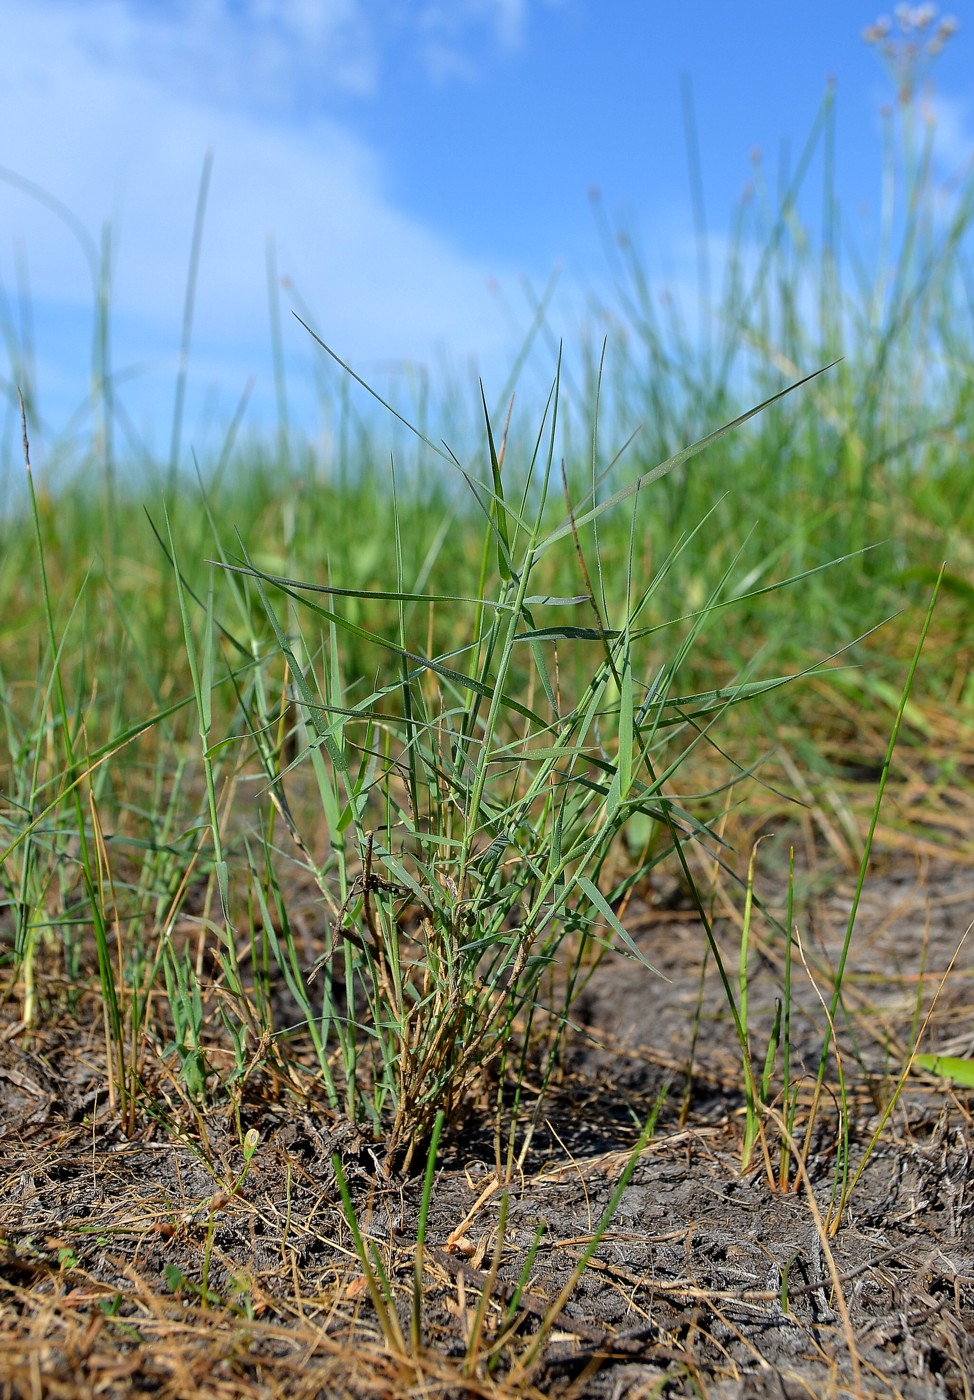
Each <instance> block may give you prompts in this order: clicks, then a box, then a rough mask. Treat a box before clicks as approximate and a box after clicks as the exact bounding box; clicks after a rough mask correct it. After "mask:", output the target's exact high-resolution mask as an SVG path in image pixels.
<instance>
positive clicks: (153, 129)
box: [0, 0, 974, 455]
mask: <svg viewBox="0 0 974 1400" xmlns="http://www.w3.org/2000/svg"><path fill="white" fill-rule="evenodd" d="M882 8H883V7H882V5H881V4H877V0H818V3H816V4H814V5H812V4H802V3H799V0H747V3H746V4H743V5H734V4H731V3H729V0H680V3H679V4H670V5H666V4H662V3H658V0H30V3H29V4H25V3H23V0H0V33H2V34H3V46H2V54H0V166H2V167H3V169H4V171H5V172H8V173H9V174H12V175H13V177H14V182H13V183H11V182H10V181H9V180H7V181H0V288H2V292H3V296H4V298H5V306H6V316H5V319H6V320H7V322H8V325H12V326H13V327H14V338H15V340H17V341H18V342H19V343H20V344H21V345H22V344H23V343H24V342H25V341H26V342H27V343H28V344H29V346H30V347H31V355H32V374H33V382H34V383H35V384H36V388H37V403H38V407H39V411H40V418H41V421H40V423H38V424H37V425H35V433H36V434H38V435H39V436H40V441H41V442H42V443H44V442H47V443H48V444H50V443H52V442H54V441H56V439H57V437H58V435H59V433H62V432H63V431H64V430H65V427H66V425H67V424H68V423H69V421H70V418H71V413H72V410H74V409H76V408H79V406H81V405H83V403H84V400H85V395H86V393H87V389H88V382H89V367H90V363H91V323H92V302H93V288H92V269H91V266H90V263H89V262H86V258H85V255H84V253H83V251H82V248H81V246H80V244H79V240H78V238H77V237H76V233H73V232H72V231H71V229H70V228H69V227H68V224H67V223H66V222H65V220H64V219H63V218H61V217H59V216H58V215H57V214H56V213H54V212H52V209H51V208H50V207H49V205H47V204H45V203H44V202H39V201H38V200H37V199H36V198H33V197H32V196H31V194H30V193H29V190H28V188H27V187H25V185H24V182H25V181H27V182H32V184H33V185H36V186H37V187H40V188H41V189H42V190H43V191H45V192H46V194H47V195H49V196H51V197H53V199H55V200H56V201H58V202H59V207H61V206H63V209H64V210H67V211H70V215H71V218H72V219H74V220H76V221H77V225H76V226H75V227H76V231H77V228H80V229H82V230H84V231H85V236H86V237H87V238H88V239H89V240H90V245H91V249H97V247H98V246H99V245H100V242H101V240H102V238H103V230H104V229H105V228H110V231H111V247H112V277H111V298H112V307H113V331H112V360H113V365H114V368H115V372H116V374H117V376H118V394H119V397H120V401H121V402H122V404H123V406H124V408H125V410H126V413H127V414H128V416H129V418H130V419H131V421H132V423H133V424H134V426H135V428H136V429H137V431H138V433H139V434H141V435H142V436H143V437H144V438H145V440H146V441H147V442H149V443H150V444H151V445H152V446H153V448H154V449H155V450H156V451H157V452H160V453H162V454H163V455H164V454H165V452H166V450H167V447H168V432H169V422H170V415H171V408H172V402H173V392H174V383H175V377H176V371H177V367H178V349H179V343H180V327H181V321H182V313H183V299H184V290H185V282H186V271H187V263H188V256H189V247H190V240H191V233H192V226H193V217H194V209H195V203H196V195H197V188H198V185H199V181H200V174H201V169H202V166H203V162H204V158H205V156H206V153H207V151H212V153H213V166H212V177H211V182H210V187H209V196H208V203H207V210H206V226H205V231H204V240H203V251H202V258H201V263H200V269H199V286H198V295H197V305H196V315H195V323H194V331H193V345H192V352H191V360H190V367H189V385H190V390H189V394H188V399H187V416H186V427H185V430H184V434H183V438H184V445H185V446H188V445H189V444H191V443H195V442H196V441H197V439H199V442H200V444H202V443H203V442H204V441H210V440H212V438H213V432H212V426H211V429H207V427H206V424H207V423H209V424H211V425H213V424H217V425H225V424H226V422H227V421H228V420H229V418H230V416H231V414H232V412H233V409H234V407H235V405H236V403H237V401H238V400H239V398H240V395H241V393H242V391H243V390H244V387H245V385H246V384H247V383H248V380H249V379H250V378H251V376H253V377H254V387H253V391H252V396H251V400H250V404H249V407H248V421H249V423H250V424H251V425H252V426H253V427H254V428H255V429H260V428H261V427H263V426H266V425H268V424H270V423H272V422H273V420H274V412H275V410H274V402H275V400H274V387H273V371H272V364H271V356H270V332H269V316H268V293H267V280H268V272H267V269H268V248H269V246H270V244H269V240H273V250H274V258H275V260H276V268H277V272H278V275H279V277H283V278H284V279H286V284H285V286H284V288H283V289H282V291H281V310H282V333H283V345H284V354H285V359H286V364H287V379H288V394H289V401H290V410H291V417H292V422H293V424H294V425H295V428H296V430H297V431H299V432H300V433H302V434H305V435H306V436H307V437H308V438H310V439H314V438H315V437H316V436H318V435H320V434H321V432H322V431H323V429H322V422H321V415H320V413H319V410H318V407H317V401H316V396H315V392H314V389H313V374H314V367H315V362H316V357H317V356H318V352H316V351H314V350H313V347H312V346H311V344H310V342H309V340H308V337H307V335H306V333H305V332H304V331H303V330H302V329H301V327H300V326H298V325H297V324H296V323H295V322H294V321H293V320H292V318H291V317H290V315H289V314H288V312H289V310H290V308H291V307H292V306H298V307H304V308H307V310H308V312H309V314H310V315H311V316H312V318H313V320H314V323H315V324H316V326H317V327H318V328H319V329H320V331H321V333H322V335H323V336H324V338H325V339H326V340H327V341H328V342H329V343H330V344H331V345H332V346H333V347H334V348H335V350H336V351H338V352H339V353H340V354H341V355H342V356H343V357H345V358H346V359H348V361H349V362H350V363H351V364H352V365H354V367H355V368H356V369H357V370H359V371H360V372H361V373H363V374H365V375H366V377H372V378H378V379H380V380H383V382H384V381H385V378H388V375H389V372H390V371H391V370H392V371H395V369H396V367H400V368H401V367H403V366H406V365H409V366H412V367H414V372H415V367H416V366H425V367H427V369H428V371H429V373H430V375H431V377H432V380H433V382H434V383H437V384H442V383H444V382H446V381H447V380H448V379H450V378H451V377H452V378H457V379H462V378H463V377H465V376H466V375H467V374H468V371H469V369H470V368H471V367H472V366H473V367H476V368H477V369H479V370H480V371H481V372H482V373H483V374H484V375H485V377H486V378H487V379H488V382H496V381H498V380H500V379H501V378H502V377H503V374H504V371H505V369H506V367H507V366H508V365H509V364H510V363H511V361H512V359H513V357H514V355H515V353H516V350H517V347H518V344H519V339H520V336H521V335H522V334H523V332H524V330H525V328H526V326H527V324H528V322H529V319H530V313H529V310H528V305H527V301H526V299H525V295H524V292H523V285H524V281H525V279H526V280H527V283H528V284H530V285H531V286H532V287H534V288H535V289H537V290H540V288H541V287H542V286H543V285H544V284H545V283H546V282H547V280H548V278H549V277H550V275H551V273H552V270H553V269H554V268H555V267H560V269H561V272H560V280H559V284H558V292H557V295H556V297H555V300H554V302H553V304H552V310H551V325H552V328H553V330H554V332H555V333H556V334H558V335H563V336H564V337H565V339H566V341H567V342H568V343H571V341H572V338H573V337H577V335H578V334H579V332H580V327H581V325H582V322H583V321H584V319H585V315H586V307H587V305H589V304H590V300H591V298H593V297H594V298H596V299H602V298H604V297H606V296H608V295H610V292H609V285H608V273H607V266H606V258H605V254H604V251H603V249H602V247H601V244H600V240H599V235H598V229H597V222H596V220H595V218H594V217H593V210H592V205H591V199H590V192H591V190H592V188H593V187H597V188H598V190H599V191H600V192H601V200H602V204H603V207H604V209H605V210H606V211H607V213H608V214H609V215H610V217H611V218H612V219H614V220H616V219H617V220H619V221H621V222H622V223H623V224H624V225H625V226H626V227H628V228H631V229H633V230H638V233H639V237H640V240H641V245H642V247H643V248H644V249H645V250H646V258H647V261H648V263H649V264H650V270H651V271H652V272H653V273H654V274H655V275H656V277H657V279H658V280H659V283H660V284H661V285H662V284H665V283H667V282H668V283H669V284H671V286H672V289H673V290H674V294H676V295H677V296H679V295H681V294H684V293H687V294H689V293H688V292H687V289H688V288H690V287H691V286H692V285H694V283H693V278H694V267H695V250H694V243H693V221H692V214H691V199H690V182H689V177H688V162H687V145H686V138H685V130H686V128H685V120H684V93H685V91H686V85H687V84H689V87H690V89H691V90H692V97H693V109H694V114H695V124H696V132H697V141H698V146H699V151H700V161H701V172H702V180H703V190H704V201H705V207H706V215H707V224H708V233H709V238H710V245H711V249H712V256H713V257H714V259H715V260H716V261H718V262H719V259H720V254H721V247H722V241H725V240H726V237H727V231H728V229H729V226H730V221H731V216H732V211H733V208H734V205H735V203H736V201H737V200H738V199H739V198H740V195H741V192H742V190H743V188H744V186H745V185H746V183H747V182H748V180H749V179H750V178H751V176H752V173H753V167H752V156H753V153H754V152H756V151H760V152H761V155H762V161H763V164H764V168H765V170H766V172H767V177H768V182H769V184H770V185H772V186H773V185H774V184H775V181H776V178H777V176H776V172H777V170H778V169H779V166H780V163H781V162H782V160H790V162H791V163H792V164H793V163H794V160H795V159H796V157H797V153H798V151H799V150H800V148H801V146H802V144H803V142H804V141H805V138H806V137H807V135H808V133H809V131H810V129H811V127H812V124H813V122H814V120H815V116H816V113H817V112H818V110H819V108H820V106H821V103H822V99H823V95H824V93H825V90H826V85H827V84H828V83H829V82H830V81H834V84H835V94H836V143H835V168H836V180H837V186H838V190H839V193H840V196H841V199H842V207H843V217H844V218H845V219H846V220H848V221H849V222H850V223H851V224H853V225H857V224H861V225H862V227H863V228H865V229H868V228H869V227H870V225H871V223H872V225H873V226H874V224H875V219H876V215H877V210H878V206H879V202H880V196H881V170H882V166H881V146H882V119H881V116H880V111H881V108H882V106H883V104H884V103H887V104H888V103H889V102H890V100H891V96H892V88H891V84H890V81H889V79H888V77H887V76H886V75H885V74H884V72H883V69H882V66H881V64H880V63H879V61H878V59H877V55H876V53H875V51H874V50H872V49H870V48H869V47H867V45H866V44H865V43H864V42H863V39H862V30H863V28H864V27H865V26H867V25H869V24H871V23H872V22H873V21H874V20H875V19H876V18H877V15H878V14H879V13H880V12H881V11H882ZM952 8H953V10H954V12H955V13H958V17H959V20H960V27H959V31H958V33H957V35H956V36H955V37H954V38H953V39H952V41H951V42H950V43H949V44H948V45H947V46H946V48H945V50H944V52H943V54H942V55H941V56H940V58H939V59H938V60H937V64H936V67H935V69H934V73H935V76H936V99H935V112H936V117H937V161H938V171H939V173H940V174H941V175H942V176H943V177H944V178H947V177H948V176H949V175H950V174H952V173H954V172H956V171H958V170H960V169H961V168H962V167H963V165H964V163H965V161H969V160H970V159H971V156H972V152H974V91H972V83H971V79H970V76H969V75H970V73H971V72H974V64H972V52H971V42H972V37H974V24H971V25H970V26H969V27H968V25H966V24H965V13H964V11H965V9H966V5H960V4H958V5H955V6H954V7H952ZM972 18H974V16H972ZM82 241H83V240H82ZM91 249H89V257H90V255H91ZM21 303H23V304H21ZM27 306H29V314H28V313H27V311H26V310H25V307H27ZM19 353H20V352H19V351H16V352H14V356H13V358H14V359H16V358H17V356H18V355H19ZM10 360H11V353H10V348H9V344H8V345H7V348H6V349H5V350H3V351H2V352H0V378H2V380H3V385H2V386H0V387H3V388H4V389H5V390H7V391H8V398H9V388H8V386H9V381H10V380H11V379H12V378H13V377H14V376H15V373H16V374H17V375H18V376H22V375H23V374H24V373H25V370H24V369H23V368H20V369H18V370H16V371H15V370H14V369H12V368H11V363H10ZM550 371H551V364H550V360H549V361H548V362H546V363H545V364H543V365H542V366H540V367H539V369H538V382H539V384H540V381H541V379H542V378H544V377H545V376H547V375H548V374H550ZM392 378H393V379H394V378H395V372H393V374H392ZM76 424H80V430H81V432H82V433H84V431H86V429H85V420H84V416H83V412H82V416H81V418H80V419H78V420H76ZM7 431H8V434H9V433H10V432H11V431H12V425H11V424H10V423H8V425H7ZM208 433H209V437H208ZM5 447H6V449H7V450H8V451H9V444H5Z"/></svg>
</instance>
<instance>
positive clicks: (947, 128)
mask: <svg viewBox="0 0 974 1400" xmlns="http://www.w3.org/2000/svg"><path fill="white" fill-rule="evenodd" d="M921 110H922V112H923V115H924V117H925V118H926V120H927V121H929V122H931V123H932V127H933V154H934V158H935V159H936V161H937V164H938V166H939V167H940V170H941V173H942V174H943V175H945V176H946V177H947V178H956V177H957V176H962V177H965V176H966V177H969V176H970V173H971V168H972V165H974V126H972V124H971V105H970V103H969V102H967V101H963V100H960V99H958V98H952V97H947V96H945V95H944V94H943V93H939V92H935V93H933V94H932V95H931V96H929V97H925V98H924V99H923V102H922V108H921Z"/></svg>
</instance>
